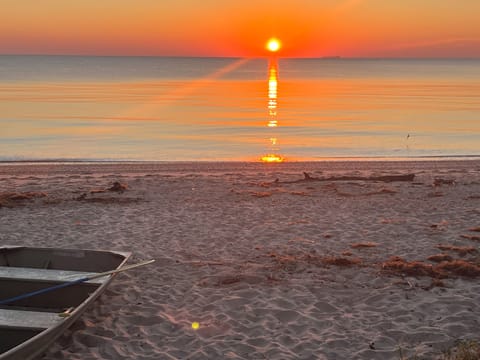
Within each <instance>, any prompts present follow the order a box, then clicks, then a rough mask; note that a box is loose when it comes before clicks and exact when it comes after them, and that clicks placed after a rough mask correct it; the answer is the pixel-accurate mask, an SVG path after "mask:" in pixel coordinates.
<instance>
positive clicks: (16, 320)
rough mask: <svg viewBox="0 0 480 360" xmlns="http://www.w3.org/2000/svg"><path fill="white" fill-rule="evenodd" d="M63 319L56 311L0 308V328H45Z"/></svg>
mask: <svg viewBox="0 0 480 360" xmlns="http://www.w3.org/2000/svg"><path fill="white" fill-rule="evenodd" d="M62 320H64V318H62V317H61V316H60V315H59V314H58V313H52V312H43V311H42V312H40V311H23V310H7V309H0V328H6V327H8V328H16V329H39V330H41V329H47V328H49V327H52V326H54V325H56V324H58V323H59V322H61V321H62Z"/></svg>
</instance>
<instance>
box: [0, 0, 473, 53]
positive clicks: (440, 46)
mask: <svg viewBox="0 0 480 360" xmlns="http://www.w3.org/2000/svg"><path fill="white" fill-rule="evenodd" d="M0 5H1V12H0V53H1V54H86V55H160V56H240V57H259V56H265V55H266V50H265V42H266V41H267V39H268V38H269V37H271V36H275V37H277V38H279V39H281V40H282V42H283V48H282V50H281V56H285V57H321V56H337V55H338V56H345V57H480V25H479V20H478V16H479V14H480V1H478V0H401V1H400V0H276V1H272V0H254V1H250V0H243V1H240V0H202V1H198V0H41V1H39V0H0Z"/></svg>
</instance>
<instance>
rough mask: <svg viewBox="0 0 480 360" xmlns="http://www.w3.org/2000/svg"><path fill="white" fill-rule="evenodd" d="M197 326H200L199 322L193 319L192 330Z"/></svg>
mask: <svg viewBox="0 0 480 360" xmlns="http://www.w3.org/2000/svg"><path fill="white" fill-rule="evenodd" d="M199 327H200V324H199V323H198V322H196V321H194V322H193V323H192V329H193V330H197V329H198V328H199Z"/></svg>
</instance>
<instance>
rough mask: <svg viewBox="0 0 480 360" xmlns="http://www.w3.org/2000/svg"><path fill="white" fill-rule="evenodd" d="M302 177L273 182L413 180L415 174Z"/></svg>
mask: <svg viewBox="0 0 480 360" xmlns="http://www.w3.org/2000/svg"><path fill="white" fill-rule="evenodd" d="M303 176H304V178H303V179H299V180H292V181H279V180H278V179H276V180H275V181H274V184H295V183H302V182H309V181H380V182H394V181H413V179H414V178H415V174H404V175H383V176H331V177H313V176H311V175H310V174H309V173H307V172H304V173H303Z"/></svg>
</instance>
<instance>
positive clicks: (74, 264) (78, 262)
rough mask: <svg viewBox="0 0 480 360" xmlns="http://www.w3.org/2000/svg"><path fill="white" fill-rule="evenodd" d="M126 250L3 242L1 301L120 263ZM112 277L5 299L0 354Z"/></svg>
mask: <svg viewBox="0 0 480 360" xmlns="http://www.w3.org/2000/svg"><path fill="white" fill-rule="evenodd" d="M125 259H126V256H125V255H124V254H122V253H115V252H107V251H95V250H70V249H67V250H65V249H48V248H27V247H0V303H1V302H3V301H5V300H6V299H11V298H15V297H17V296H20V295H23V294H27V293H31V292H35V291H38V290H42V289H45V288H48V287H52V286H55V285H58V284H63V283H65V282H71V281H74V280H77V279H80V278H85V277H88V276H91V275H95V274H96V273H101V272H104V271H109V270H113V269H116V268H118V267H119V266H120V265H121V264H122V263H123V262H124V261H125ZM107 279H108V277H100V278H96V279H92V280H88V281H85V282H81V283H78V284H74V285H72V286H68V287H65V288H61V289H56V290H54V291H50V292H45V293H42V294H38V295H34V296H31V297H27V298H24V299H18V300H14V301H8V300H7V301H8V303H5V304H0V339H1V341H0V356H1V354H2V353H3V352H5V351H7V350H9V349H11V348H13V347H15V346H17V345H19V344H21V343H22V342H24V341H26V340H27V339H29V338H32V337H33V336H35V335H37V334H38V333H40V332H42V331H43V330H45V329H48V328H50V327H52V326H55V325H56V324H57V323H59V322H61V321H62V320H63V317H64V316H68V314H69V313H70V312H71V311H73V309H75V308H76V307H77V306H79V305H80V304H82V303H83V302H85V301H86V300H87V299H88V298H89V297H90V295H91V294H92V293H94V292H95V290H97V289H98V288H99V287H100V286H101V285H102V284H103V283H104V282H105V281H106V280H107Z"/></svg>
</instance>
